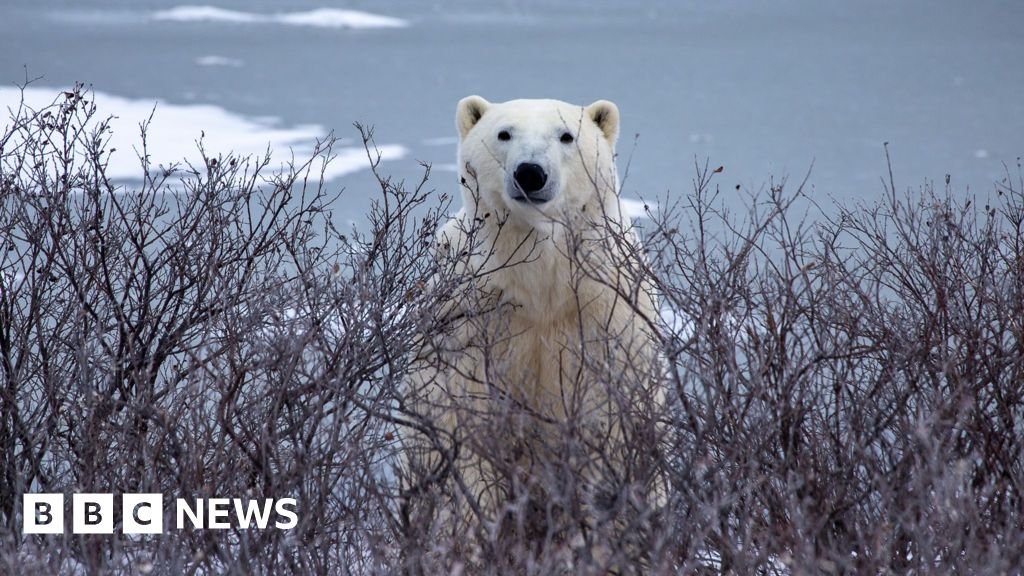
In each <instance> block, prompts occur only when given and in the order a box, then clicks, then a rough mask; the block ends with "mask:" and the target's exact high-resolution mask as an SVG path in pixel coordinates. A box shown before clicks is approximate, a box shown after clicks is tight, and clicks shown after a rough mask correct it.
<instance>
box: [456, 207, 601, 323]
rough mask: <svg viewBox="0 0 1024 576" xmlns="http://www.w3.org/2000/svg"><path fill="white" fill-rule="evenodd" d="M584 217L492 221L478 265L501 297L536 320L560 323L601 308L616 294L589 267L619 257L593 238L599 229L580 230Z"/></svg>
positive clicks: (488, 283)
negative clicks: (536, 221)
mask: <svg viewBox="0 0 1024 576" xmlns="http://www.w3.org/2000/svg"><path fill="white" fill-rule="evenodd" d="M584 222H585V220H583V219H580V220H579V221H577V222H574V223H572V224H569V223H566V222H559V221H550V222H548V223H547V224H546V225H544V226H527V225H523V224H519V223H515V222H513V221H512V220H511V219H508V220H505V221H501V222H500V223H491V222H488V223H487V224H486V225H485V226H489V227H490V228H489V229H488V230H486V231H485V234H484V237H485V238H488V239H489V242H488V246H486V247H484V250H482V251H481V254H484V255H486V262H482V265H479V266H476V267H475V268H476V270H477V271H478V272H482V273H483V275H484V276H485V282H486V284H487V285H488V286H490V287H496V288H500V291H501V299H502V301H504V302H506V303H509V304H512V305H514V306H516V307H517V308H518V309H519V310H520V311H521V312H520V313H521V314H524V315H527V316H529V317H530V318H531V319H532V320H533V321H534V322H537V323H553V322H561V321H563V320H564V319H565V318H564V317H565V316H566V315H567V314H571V315H574V316H575V315H577V314H578V313H579V311H580V308H581V306H585V307H588V308H595V307H596V308H600V307H602V306H601V302H599V301H600V300H603V299H605V298H609V299H614V297H615V295H614V290H612V289H607V290H605V289H603V287H602V286H601V285H600V283H599V282H595V281H594V280H593V278H589V277H588V276H587V273H586V270H585V269H586V268H588V267H591V265H594V264H599V263H600V262H601V261H604V262H610V261H615V260H614V256H612V255H610V254H605V253H603V250H602V249H603V247H604V246H603V245H604V243H602V242H595V241H594V240H593V236H594V235H595V233H594V232H591V231H590V230H588V229H585V228H584V229H581V226H584V225H585V224H583V223H584ZM570 225H571V226H573V227H574V231H573V232H572V233H570V232H569V231H568V227H569V226H570Z"/></svg>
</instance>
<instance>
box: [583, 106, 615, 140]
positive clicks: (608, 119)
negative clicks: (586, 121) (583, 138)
mask: <svg viewBox="0 0 1024 576" xmlns="http://www.w3.org/2000/svg"><path fill="white" fill-rule="evenodd" d="M586 114H587V118H590V119H591V120H593V121H594V124H597V127H598V128H600V129H601V132H604V137H605V139H606V140H608V143H609V144H611V145H612V146H615V141H616V140H617V139H618V138H619V107H618V106H616V105H615V103H614V102H609V101H608V100H598V101H597V102H594V103H593V104H591V105H590V106H587V108H586Z"/></svg>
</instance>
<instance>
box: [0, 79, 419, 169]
mask: <svg viewBox="0 0 1024 576" xmlns="http://www.w3.org/2000/svg"><path fill="white" fill-rule="evenodd" d="M61 92H62V91H61V90H59V89H56V88H40V87H29V88H26V89H25V91H24V104H25V106H27V107H28V108H30V109H32V110H42V109H43V108H46V107H47V106H50V105H51V104H52V103H53V102H54V100H55V98H56V97H58V95H60V94H61ZM85 97H86V98H87V99H90V100H91V99H95V102H96V106H97V113H96V115H95V116H94V117H93V120H92V121H91V122H90V126H89V127H88V128H89V129H91V128H95V127H96V126H97V124H98V123H99V120H102V119H105V118H107V117H108V116H112V117H111V118H110V123H109V125H110V128H111V132H108V133H107V134H106V135H107V136H109V138H110V139H109V142H107V143H106V144H105V146H104V149H105V150H107V151H110V161H109V163H108V165H107V176H109V177H110V178H112V179H114V180H139V179H141V178H142V175H143V173H142V167H141V164H140V161H139V158H138V153H141V151H142V138H141V135H140V132H139V126H140V124H142V123H143V122H145V121H146V120H147V119H148V118H149V117H150V115H151V114H152V121H151V122H150V124H149V127H148V129H147V132H146V134H147V137H146V144H147V153H148V154H149V158H150V162H151V166H152V167H157V166H160V165H163V166H170V165H171V164H175V163H181V162H183V161H188V162H190V163H191V164H192V165H193V166H196V167H199V166H202V160H201V157H200V155H199V152H198V150H197V147H196V145H197V142H199V141H200V139H202V143H203V147H204V149H205V150H206V154H207V156H209V157H216V156H217V155H218V154H227V153H231V154H234V155H235V156H248V155H252V156H255V157H262V156H263V155H264V154H266V152H267V149H268V147H269V149H270V150H271V152H272V153H275V154H276V157H277V158H278V159H279V160H284V159H290V158H291V157H294V158H295V160H297V161H304V160H308V159H309V158H310V157H311V156H312V153H313V149H314V147H315V146H316V143H317V140H318V139H322V138H325V137H326V136H327V130H326V129H325V128H324V127H323V126H320V125H318V124H297V125H294V126H285V125H282V123H281V121H280V120H279V119H277V118H273V117H258V118H253V117H246V116H242V115H240V114H236V113H234V112H230V111H228V110H225V109H223V108H220V107H218V106H213V105H209V104H187V105H182V104H170V103H167V102H165V101H163V100H160V99H155V98H154V99H150V98H142V99H129V98H122V97H120V96H114V95H112V94H106V93H103V92H92V93H87V94H85ZM60 98H61V99H63V98H64V96H60ZM21 99H22V93H21V91H20V90H19V89H17V88H3V87H0V110H2V109H10V110H16V109H17V107H18V105H19V101H20V100H21ZM289 150H290V153H289ZM378 150H379V152H380V155H381V159H382V160H398V159H401V158H403V157H404V156H405V155H406V153H407V150H406V148H405V147H404V146H400V145H398V144H385V145H381V146H378ZM332 152H333V154H334V156H335V159H334V161H332V162H331V163H330V164H329V165H328V166H327V168H326V170H325V171H324V178H325V179H327V180H330V179H332V178H338V177H340V176H344V175H346V174H350V173H353V172H357V171H359V170H366V169H369V168H370V161H369V158H367V156H366V151H365V150H364V149H363V148H362V147H361V146H359V147H355V146H353V147H337V146H336V147H335V148H334V150H333V151H332ZM318 169H319V165H318V164H317V163H316V162H314V163H313V170H314V171H316V170H318Z"/></svg>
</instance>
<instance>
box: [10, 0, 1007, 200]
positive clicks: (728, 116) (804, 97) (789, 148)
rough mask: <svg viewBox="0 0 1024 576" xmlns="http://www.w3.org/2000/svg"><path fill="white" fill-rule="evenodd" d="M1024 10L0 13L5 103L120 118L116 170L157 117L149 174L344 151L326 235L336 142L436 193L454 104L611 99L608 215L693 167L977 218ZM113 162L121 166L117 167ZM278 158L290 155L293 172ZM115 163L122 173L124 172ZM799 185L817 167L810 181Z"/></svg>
mask: <svg viewBox="0 0 1024 576" xmlns="http://www.w3.org/2000/svg"><path fill="white" fill-rule="evenodd" d="M1022 57H1024V3H1021V2H1019V1H1016V0H982V1H973V2H967V1H962V2H955V1H947V2H941V3H936V2H934V1H926V0H905V1H898V2H893V1H888V0H885V1H883V0H865V1H860V2H841V1H820V0H778V1H773V2H760V1H757V0H716V1H713V2H712V1H706V2H696V1H688V0H687V1H680V0H644V1H630V2H619V1H612V0H557V1H550V0H515V1H504V2H491V3H488V4H487V5H486V6H484V5H483V4H482V3H480V2H474V1H470V0H447V1H444V2H425V1H421V0H396V1H373V2H371V1H350V2H340V1H332V0H298V1H291V2H269V1H266V0H255V1H254V0H246V1H242V0H215V2H214V3H211V4H209V5H185V4H182V3H179V2H175V1H168V0H160V1H158V0H91V1H71V0H33V1H31V2H28V1H22V0H8V1H7V2H5V3H4V4H3V6H2V7H0V105H2V106H5V107H6V106H12V105H15V104H16V103H17V100H18V98H19V97H20V93H19V91H18V90H17V88H16V85H17V84H19V83H21V82H23V81H24V80H26V78H29V79H32V78H38V79H37V80H35V81H34V82H33V83H32V84H31V85H30V88H29V91H28V92H27V93H26V97H27V99H28V100H29V101H30V102H31V103H33V105H42V104H43V103H45V102H48V101H50V100H52V99H53V97H54V96H55V95H56V94H57V92H58V91H59V90H60V89H63V88H66V87H69V86H71V85H73V83H74V82H76V81H80V82H84V83H86V84H87V85H91V87H92V89H94V90H95V91H96V93H97V94H96V101H97V104H98V105H99V106H100V112H101V113H103V114H114V115H117V116H118V117H119V118H118V119H117V123H116V124H115V128H116V129H117V135H116V139H117V140H116V143H117V144H118V148H119V151H118V152H117V153H116V155H117V156H118V159H117V161H115V162H112V171H113V172H114V175H115V176H117V177H118V178H122V179H125V180H130V179H132V178H134V177H137V174H138V173H139V168H138V161H137V160H136V159H135V158H134V157H133V154H132V153H131V151H130V148H131V146H132V145H133V143H134V142H136V141H137V139H138V138H137V135H138V128H137V124H138V122H139V121H140V120H141V119H142V118H144V117H145V116H146V115H148V113H149V112H150V111H152V108H153V106H154V103H157V102H159V103H158V104H157V108H156V114H155V117H154V118H155V119H154V122H153V127H152V130H151V134H150V144H151V153H152V155H153V160H154V162H156V163H169V162H171V161H175V160H180V159H181V158H182V157H194V156H195V153H194V148H195V140H196V139H197V138H199V136H200V134H201V133H203V134H205V143H206V145H207V148H208V149H210V151H212V152H218V151H225V152H226V151H228V150H234V151H236V152H242V153H252V152H260V151H263V150H266V148H267V146H268V143H269V144H270V146H271V147H272V148H273V150H274V153H275V160H286V159H287V158H288V157H289V156H290V154H291V153H294V154H295V156H296V157H297V158H301V157H302V154H303V153H305V152H308V151H309V150H310V149H311V146H312V142H313V141H314V139H315V138H317V137H320V136H323V135H325V134H327V133H328V132H330V131H334V132H335V133H336V134H337V135H338V136H340V137H342V138H344V139H345V144H346V145H347V146H351V147H353V148H352V149H348V148H346V147H342V148H339V150H338V152H339V160H338V165H337V166H336V167H335V169H334V170H333V171H332V172H330V173H329V176H330V177H331V178H332V180H331V185H332V186H336V187H337V188H338V189H341V188H344V189H345V193H344V195H343V196H342V201H341V202H340V203H339V204H341V205H339V206H337V207H336V217H338V218H350V219H355V220H358V219H360V218H361V217H362V214H363V213H364V212H365V210H366V208H367V206H368V203H369V199H370V198H371V197H372V196H373V195H374V193H375V190H376V188H375V184H374V182H373V180H372V177H371V176H370V174H369V172H368V170H366V168H367V163H366V161H365V155H363V154H362V151H361V150H360V149H358V145H359V141H358V133H357V132H356V130H355V129H354V128H353V126H352V124H353V122H360V123H363V124H366V125H372V126H374V127H375V134H376V141H377V143H378V144H379V145H380V146H381V147H382V151H383V152H384V157H385V160H386V161H385V162H384V163H383V164H382V171H383V172H384V173H385V174H389V175H391V176H392V177H394V178H396V179H404V180H406V182H407V183H410V184H412V183H414V182H415V181H418V179H419V177H420V176H421V174H422V168H421V167H420V166H419V164H418V163H419V162H421V161H422V162H427V163H430V164H432V165H433V172H432V176H431V182H430V184H429V186H430V187H431V188H434V189H437V190H438V191H445V192H454V191H455V190H456V189H457V187H456V182H455V173H454V170H455V164H454V162H455V150H456V139H455V138H454V136H455V129H454V126H453V123H454V121H453V117H454V112H455V104H456V102H457V101H458V99H459V98H461V97H462V96H465V95H468V94H473V93H476V94H480V95H482V96H484V97H485V98H487V99H490V100H492V101H501V100H506V99H512V98H520V97H548V98H558V99H562V100H568V101H571V102H575V103H579V104H586V103H589V102H591V101H593V100H596V99H600V98H606V99H610V100H613V101H615V102H616V103H617V104H618V105H619V107H620V110H621V112H622V132H621V133H622V137H621V140H620V143H619V155H620V161H619V167H620V171H623V172H624V171H625V169H626V164H627V162H628V163H629V170H628V176H627V177H626V179H625V185H624V192H623V194H624V196H626V197H629V198H645V199H647V200H655V199H658V198H664V197H665V195H666V193H670V195H671V197H678V196H680V195H682V194H685V193H687V192H688V191H690V190H691V187H692V185H691V180H692V179H693V177H694V168H693V165H694V160H695V159H696V160H697V161H699V162H700V163H702V164H703V162H704V161H705V159H707V160H708V161H709V162H710V163H711V166H712V167H717V166H719V165H721V166H724V171H723V172H722V173H721V174H719V175H718V176H716V178H717V180H716V181H717V183H718V184H719V186H720V187H721V189H722V191H723V196H724V197H725V198H726V200H727V201H729V202H732V201H736V202H738V203H739V204H737V205H740V204H742V193H740V192H736V187H737V186H739V187H740V188H741V190H743V191H748V192H749V191H757V190H759V189H762V188H764V187H766V186H767V185H768V183H769V181H770V179H774V180H775V181H776V182H778V181H779V180H780V179H781V178H784V177H788V178H789V180H790V182H791V183H793V182H794V181H795V182H799V181H801V180H802V179H803V177H804V175H805V174H807V172H808V170H811V173H810V179H809V186H808V188H807V193H808V194H809V195H810V196H811V197H812V198H815V199H817V200H819V201H821V202H823V203H825V204H828V203H829V202H828V199H829V198H830V197H833V198H837V199H840V200H843V201H852V200H856V199H860V198H863V199H865V200H872V199H874V198H876V197H879V196H880V195H881V194H882V192H883V189H882V185H881V183H880V178H881V177H882V176H883V175H884V174H887V170H886V164H885V152H884V149H883V142H889V143H890V151H891V153H892V157H893V161H894V169H895V176H896V184H897V188H899V189H905V188H907V187H915V188H916V187H918V186H920V185H921V184H923V183H925V182H926V181H929V180H931V181H934V182H936V183H938V184H941V183H942V182H943V181H944V178H945V175H946V174H950V175H951V176H952V183H953V186H954V189H955V190H956V191H957V193H958V194H964V193H968V192H967V191H968V190H969V191H970V192H969V193H972V194H978V195H979V196H982V197H984V196H987V195H989V194H990V193H991V192H992V190H993V183H994V182H996V181H998V180H1000V179H1001V178H1003V177H1005V169H1004V164H1005V165H1008V166H1010V168H1011V169H1012V170H1011V173H1015V172H1016V164H1017V162H1018V160H1017V158H1018V156H1019V155H1021V154H1022V153H1024V98H1022V97H1021V95H1022V94H1024V63H1022ZM125 148H128V150H125ZM289 150H291V152H290V151H289ZM122 155H123V156H122ZM812 165H813V169H812Z"/></svg>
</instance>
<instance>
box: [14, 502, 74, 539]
mask: <svg viewBox="0 0 1024 576" xmlns="http://www.w3.org/2000/svg"><path fill="white" fill-rule="evenodd" d="M21 502H22V515H23V517H24V518H25V520H24V530H23V532H25V534H63V533H64V495H63V494H25V495H24V497H23V498H22V501H21Z"/></svg>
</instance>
